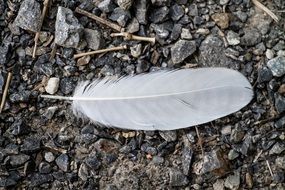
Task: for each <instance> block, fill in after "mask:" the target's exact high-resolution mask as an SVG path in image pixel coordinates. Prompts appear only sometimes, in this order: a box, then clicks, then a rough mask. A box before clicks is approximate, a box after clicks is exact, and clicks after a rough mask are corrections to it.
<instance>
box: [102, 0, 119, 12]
mask: <svg viewBox="0 0 285 190" xmlns="http://www.w3.org/2000/svg"><path fill="white" fill-rule="evenodd" d="M115 7H116V5H115V4H114V3H113V0H104V1H102V2H100V3H99V4H98V8H99V9H100V10H101V11H102V12H105V13H110V12H112V11H113V10H114V9H115Z"/></svg>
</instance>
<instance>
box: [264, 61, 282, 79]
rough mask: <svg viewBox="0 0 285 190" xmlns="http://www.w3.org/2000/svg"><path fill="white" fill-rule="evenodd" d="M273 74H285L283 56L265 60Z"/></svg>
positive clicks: (276, 75)
mask: <svg viewBox="0 0 285 190" xmlns="http://www.w3.org/2000/svg"><path fill="white" fill-rule="evenodd" d="M267 66H268V68H269V69H270V70H271V71H272V74H273V76H275V77H281V76H283V75H284V74H285V57H276V58H273V59H271V60H269V61H268V62H267Z"/></svg>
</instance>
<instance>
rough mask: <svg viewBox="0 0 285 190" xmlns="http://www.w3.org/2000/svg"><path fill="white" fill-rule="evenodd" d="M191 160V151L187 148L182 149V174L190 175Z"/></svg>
mask: <svg viewBox="0 0 285 190" xmlns="http://www.w3.org/2000/svg"><path fill="white" fill-rule="evenodd" d="M192 158H193V150H192V149H191V148H189V147H186V146H185V147H184V148H183V151H182V159H181V160H182V170H183V174H184V175H186V176H188V175H189V174H190V173H191V164H192Z"/></svg>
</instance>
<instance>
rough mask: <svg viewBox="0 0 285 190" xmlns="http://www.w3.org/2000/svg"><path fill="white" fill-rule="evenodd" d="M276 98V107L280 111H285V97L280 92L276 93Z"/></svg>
mask: <svg viewBox="0 0 285 190" xmlns="http://www.w3.org/2000/svg"><path fill="white" fill-rule="evenodd" d="M274 98H275V108H276V110H277V112H278V113H280V114H281V113H283V112H284V111H285V97H284V96H282V95H280V94H279V93H275V94H274Z"/></svg>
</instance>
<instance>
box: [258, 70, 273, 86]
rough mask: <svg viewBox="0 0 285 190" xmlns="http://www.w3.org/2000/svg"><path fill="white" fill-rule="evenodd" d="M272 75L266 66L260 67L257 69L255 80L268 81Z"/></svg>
mask: <svg viewBox="0 0 285 190" xmlns="http://www.w3.org/2000/svg"><path fill="white" fill-rule="evenodd" d="M272 77H273V74H272V72H271V70H270V69H268V67H262V68H261V69H259V70H258V78H257V81H258V82H259V83H263V82H269V81H270V80H271V79H272Z"/></svg>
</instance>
